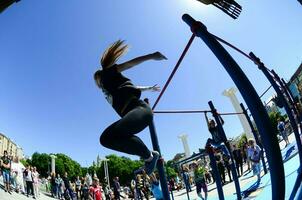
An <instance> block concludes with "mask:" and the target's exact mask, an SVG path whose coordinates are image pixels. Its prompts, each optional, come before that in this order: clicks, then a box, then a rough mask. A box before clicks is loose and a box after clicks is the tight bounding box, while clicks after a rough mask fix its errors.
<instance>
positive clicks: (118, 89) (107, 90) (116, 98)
mask: <svg viewBox="0 0 302 200" xmlns="http://www.w3.org/2000/svg"><path fill="white" fill-rule="evenodd" d="M101 88H102V90H103V93H104V94H105V97H106V99H107V101H108V102H109V103H110V104H111V105H112V107H113V108H114V109H115V111H116V112H117V113H118V114H119V115H120V116H123V115H124V114H125V113H124V111H125V110H127V109H126V108H127V106H128V105H129V104H130V103H131V101H133V100H138V99H139V98H140V96H141V91H140V89H138V88H136V87H135V86H134V85H133V84H132V83H131V81H130V79H128V78H126V77H125V76H123V75H122V74H121V73H120V72H118V71H117V68H116V65H113V66H111V67H109V68H107V69H103V70H102V71H101Z"/></svg>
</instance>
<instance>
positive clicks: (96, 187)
mask: <svg viewBox="0 0 302 200" xmlns="http://www.w3.org/2000/svg"><path fill="white" fill-rule="evenodd" d="M89 199H90V200H102V188H101V186H100V182H99V179H98V178H95V177H94V178H93V181H92V186H91V187H90V188H89Z"/></svg>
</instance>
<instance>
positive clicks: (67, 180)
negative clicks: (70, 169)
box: [62, 172, 73, 198]
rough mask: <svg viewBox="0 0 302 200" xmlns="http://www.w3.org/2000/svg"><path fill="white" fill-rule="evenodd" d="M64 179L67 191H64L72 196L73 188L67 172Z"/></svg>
mask: <svg viewBox="0 0 302 200" xmlns="http://www.w3.org/2000/svg"><path fill="white" fill-rule="evenodd" d="M62 179H63V182H64V186H65V191H64V194H65V196H69V197H71V198H72V196H73V190H72V189H71V184H70V181H69V178H68V174H67V172H65V173H64V176H63V178H62Z"/></svg>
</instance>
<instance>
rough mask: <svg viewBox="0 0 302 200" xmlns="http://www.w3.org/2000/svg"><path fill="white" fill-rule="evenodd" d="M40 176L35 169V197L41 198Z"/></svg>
mask: <svg viewBox="0 0 302 200" xmlns="http://www.w3.org/2000/svg"><path fill="white" fill-rule="evenodd" d="M39 175H40V174H39V173H38V171H37V168H36V167H33V171H32V177H33V187H34V194H35V197H39V196H40V189H39Z"/></svg>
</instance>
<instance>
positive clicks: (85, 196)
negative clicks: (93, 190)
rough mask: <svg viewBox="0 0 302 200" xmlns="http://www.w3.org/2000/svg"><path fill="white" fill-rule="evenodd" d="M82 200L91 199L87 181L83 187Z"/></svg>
mask: <svg viewBox="0 0 302 200" xmlns="http://www.w3.org/2000/svg"><path fill="white" fill-rule="evenodd" d="M81 199H83V200H88V199H89V186H88V184H87V182H86V181H84V183H83V186H82V197H81Z"/></svg>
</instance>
